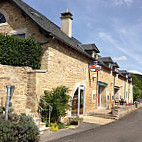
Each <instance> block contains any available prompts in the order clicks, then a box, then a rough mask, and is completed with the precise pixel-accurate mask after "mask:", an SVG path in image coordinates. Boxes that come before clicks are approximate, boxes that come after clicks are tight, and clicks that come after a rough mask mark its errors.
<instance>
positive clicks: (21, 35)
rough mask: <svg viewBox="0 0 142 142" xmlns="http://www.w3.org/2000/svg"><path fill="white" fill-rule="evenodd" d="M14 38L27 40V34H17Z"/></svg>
mask: <svg viewBox="0 0 142 142" xmlns="http://www.w3.org/2000/svg"><path fill="white" fill-rule="evenodd" d="M13 36H15V37H17V38H21V39H25V38H26V34H25V33H23V34H15V35H13Z"/></svg>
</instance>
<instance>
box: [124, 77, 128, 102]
mask: <svg viewBox="0 0 142 142" xmlns="http://www.w3.org/2000/svg"><path fill="white" fill-rule="evenodd" d="M126 81H127V79H126ZM126 81H124V99H126ZM125 101H126V100H125Z"/></svg>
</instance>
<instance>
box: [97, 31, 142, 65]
mask: <svg viewBox="0 0 142 142" xmlns="http://www.w3.org/2000/svg"><path fill="white" fill-rule="evenodd" d="M99 37H100V38H102V39H104V40H106V41H108V42H110V43H111V44H112V46H113V47H115V48H117V49H118V50H119V51H121V52H123V53H124V54H126V55H128V56H129V57H131V58H133V59H134V60H135V61H137V62H138V63H139V64H141V65H142V62H141V60H139V58H138V57H137V55H136V54H134V53H133V50H132V49H128V48H125V47H122V46H120V45H119V44H118V43H117V41H116V40H115V39H113V37H112V36H111V35H110V34H108V33H105V32H100V33H99Z"/></svg>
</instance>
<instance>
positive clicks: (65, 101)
mask: <svg viewBox="0 0 142 142" xmlns="http://www.w3.org/2000/svg"><path fill="white" fill-rule="evenodd" d="M68 92H69V89H68V88H67V87H65V86H59V87H57V88H53V89H52V90H51V91H45V92H44V93H45V95H44V96H43V97H42V99H43V100H44V101H46V102H47V103H49V104H50V105H51V106H52V107H53V110H52V113H51V121H52V122H60V119H61V117H64V116H66V114H67V111H68V110H70V109H71V102H70V101H71V97H70V96H69V95H68V94H67V93H68ZM40 106H41V107H42V108H44V110H43V111H42V112H41V115H42V118H43V121H47V120H48V115H49V113H48V112H49V107H48V106H47V105H46V104H45V103H44V102H43V101H42V100H41V101H40Z"/></svg>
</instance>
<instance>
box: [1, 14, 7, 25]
mask: <svg viewBox="0 0 142 142" xmlns="http://www.w3.org/2000/svg"><path fill="white" fill-rule="evenodd" d="M2 23H6V19H5V17H4V15H3V14H0V24H2Z"/></svg>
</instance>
